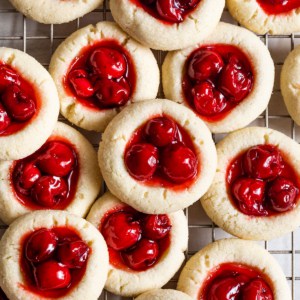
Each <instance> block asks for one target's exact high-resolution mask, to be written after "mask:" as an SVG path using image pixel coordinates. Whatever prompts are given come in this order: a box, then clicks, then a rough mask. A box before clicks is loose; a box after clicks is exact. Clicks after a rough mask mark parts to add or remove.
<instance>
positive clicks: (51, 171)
mask: <svg viewBox="0 0 300 300" xmlns="http://www.w3.org/2000/svg"><path fill="white" fill-rule="evenodd" d="M101 184H102V177H101V174H100V169H99V167H98V164H97V155H96V151H95V150H94V148H93V146H92V145H91V144H90V143H89V142H88V141H87V140H86V139H85V138H84V137H83V136H82V135H81V134H80V133H79V132H78V131H76V130H75V129H73V128H71V127H70V126H68V125H65V124H63V123H57V125H56V128H55V130H54V131H53V133H52V135H51V136H50V138H49V139H48V140H47V141H46V143H45V144H44V145H43V146H42V147H41V148H40V149H39V150H37V151H36V152H35V153H34V154H32V155H30V156H28V157H26V158H24V159H21V160H18V161H0V190H1V193H0V219H1V220H2V221H4V222H5V223H7V224H9V223H11V222H12V221H14V220H15V219H16V218H18V217H19V216H21V215H23V214H26V213H28V212H30V211H32V210H38V209H59V210H66V211H68V212H71V213H74V214H76V215H79V216H81V217H84V216H85V215H86V214H87V212H88V211H89V209H90V207H91V205H92V203H93V202H94V201H95V199H96V197H97V196H98V194H99V192H100V189H101Z"/></svg>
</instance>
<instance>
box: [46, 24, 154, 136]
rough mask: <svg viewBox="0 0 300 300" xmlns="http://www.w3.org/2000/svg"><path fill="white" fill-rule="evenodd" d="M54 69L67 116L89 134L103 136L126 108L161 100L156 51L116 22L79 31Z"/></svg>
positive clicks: (57, 55)
mask: <svg viewBox="0 0 300 300" xmlns="http://www.w3.org/2000/svg"><path fill="white" fill-rule="evenodd" d="M49 70H50V73H51V75H52V77H53V79H54V82H55V84H56V87H57V89H58V93H59V97H60V101H61V113H62V114H63V115H64V116H65V117H66V118H67V119H68V120H69V121H70V122H72V123H74V124H75V125H77V126H79V127H81V128H84V129H87V130H95V131H103V130H104V129H105V127H106V126H107V124H108V123H109V122H110V121H111V119H112V118H113V117H114V116H115V115H116V114H117V113H118V112H119V111H120V109H122V107H123V106H124V105H126V104H130V103H133V102H137V101H140V100H147V99H153V98H155V97H156V95H157V92H158V87H159V69H158V66H157V62H156V59H155V57H154V55H153V53H152V52H151V50H150V49H148V48H146V47H144V46H142V45H140V44H139V43H137V42H136V41H135V40H133V39H132V38H131V37H130V36H129V35H127V34H126V33H125V32H123V31H122V30H121V29H120V28H119V27H118V25H117V24H115V23H113V22H100V23H98V24H96V25H95V26H93V25H89V26H87V27H84V28H82V29H80V30H78V31H76V32H74V33H73V34H72V35H71V36H70V37H68V38H67V39H66V40H65V41H64V42H63V43H62V44H61V45H60V46H59V47H58V48H57V50H56V51H55V53H54V55H53V57H52V59H51V62H50V67H49ZM124 72H125V73H124ZM82 77H84V78H82Z"/></svg>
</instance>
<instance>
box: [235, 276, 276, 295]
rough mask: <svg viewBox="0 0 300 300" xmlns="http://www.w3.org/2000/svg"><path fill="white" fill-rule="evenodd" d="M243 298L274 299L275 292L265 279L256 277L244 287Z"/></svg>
mask: <svg viewBox="0 0 300 300" xmlns="http://www.w3.org/2000/svg"><path fill="white" fill-rule="evenodd" d="M240 299H241V300H273V299H274V298H273V293H272V290H271V289H270V287H269V286H268V285H267V284H266V282H265V281H264V280H263V279H259V278H257V279H254V280H252V281H250V282H249V283H248V284H246V285H245V286H244V288H243V291H242V295H241V298H240Z"/></svg>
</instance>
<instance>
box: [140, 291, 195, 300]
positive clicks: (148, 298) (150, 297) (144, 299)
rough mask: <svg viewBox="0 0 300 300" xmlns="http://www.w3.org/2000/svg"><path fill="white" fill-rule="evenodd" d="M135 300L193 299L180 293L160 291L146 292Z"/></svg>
mask: <svg viewBox="0 0 300 300" xmlns="http://www.w3.org/2000/svg"><path fill="white" fill-rule="evenodd" d="M135 300H192V298H191V297H190V296H188V295H187V294H185V293H182V292H180V291H176V290H170V289H169V290H167V289H165V290H160V289H158V290H152V291H149V292H146V293H144V294H142V295H140V296H138V297H137V298H135Z"/></svg>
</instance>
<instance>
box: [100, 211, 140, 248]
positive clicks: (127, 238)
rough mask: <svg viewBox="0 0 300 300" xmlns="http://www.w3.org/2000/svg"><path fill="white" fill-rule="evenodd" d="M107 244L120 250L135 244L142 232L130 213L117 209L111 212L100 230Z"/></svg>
mask: <svg viewBox="0 0 300 300" xmlns="http://www.w3.org/2000/svg"><path fill="white" fill-rule="evenodd" d="M101 232H102V234H103V236H104V239H105V241H106V243H107V245H108V246H109V247H111V248H113V249H114V250H117V251H120V250H124V249H127V248H130V247H132V246H133V245H134V244H136V243H137V242H138V241H139V240H140V238H141V234H142V230H141V226H140V223H139V222H138V221H136V220H134V216H133V214H131V213H128V212H123V211H119V212H116V213H113V214H111V215H110V216H109V217H108V219H107V220H106V222H105V223H104V225H103V227H102V230H101Z"/></svg>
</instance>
